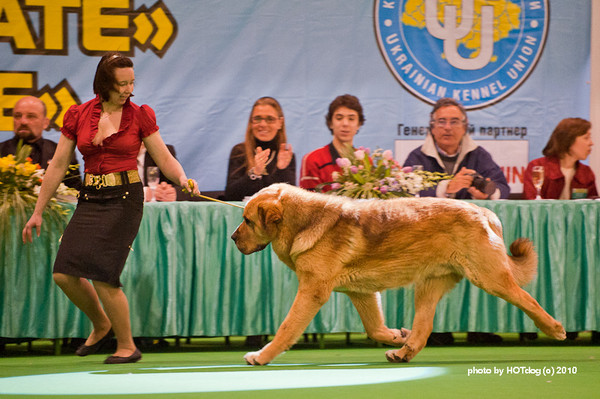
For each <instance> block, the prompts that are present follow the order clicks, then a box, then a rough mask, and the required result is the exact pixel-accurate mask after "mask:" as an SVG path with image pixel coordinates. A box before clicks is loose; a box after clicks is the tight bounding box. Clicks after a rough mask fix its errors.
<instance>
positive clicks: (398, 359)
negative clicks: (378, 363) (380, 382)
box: [385, 349, 409, 363]
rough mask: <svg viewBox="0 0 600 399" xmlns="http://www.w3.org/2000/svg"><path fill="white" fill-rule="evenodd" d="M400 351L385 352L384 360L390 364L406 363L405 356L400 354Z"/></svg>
mask: <svg viewBox="0 0 600 399" xmlns="http://www.w3.org/2000/svg"><path fill="white" fill-rule="evenodd" d="M401 351H402V349H397V350H391V351H387V352H385V358H386V359H387V360H388V362H390V363H407V362H408V360H409V359H407V358H406V356H403V355H402V354H401V353H400V352H401Z"/></svg>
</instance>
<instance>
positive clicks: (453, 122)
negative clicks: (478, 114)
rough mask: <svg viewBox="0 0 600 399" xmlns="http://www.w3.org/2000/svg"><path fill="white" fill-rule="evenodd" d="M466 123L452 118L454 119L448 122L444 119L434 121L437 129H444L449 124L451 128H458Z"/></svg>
mask: <svg viewBox="0 0 600 399" xmlns="http://www.w3.org/2000/svg"><path fill="white" fill-rule="evenodd" d="M464 122H465V120H464V119H458V118H452V119H450V120H448V119H443V118H442V119H434V120H433V125H434V126H436V127H444V126H446V125H447V124H448V123H449V124H450V127H457V126H460V125H462V124H463V123H464Z"/></svg>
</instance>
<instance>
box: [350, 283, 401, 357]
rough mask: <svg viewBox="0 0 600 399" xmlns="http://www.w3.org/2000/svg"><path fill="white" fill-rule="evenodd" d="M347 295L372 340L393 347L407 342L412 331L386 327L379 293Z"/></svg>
mask: <svg viewBox="0 0 600 399" xmlns="http://www.w3.org/2000/svg"><path fill="white" fill-rule="evenodd" d="M346 295H348V296H349V297H350V300H352V303H353V304H354V307H356V310H357V311H358V314H359V316H360V319H361V320H362V323H363V326H365V331H366V332H367V335H368V336H369V337H370V338H371V339H373V340H375V341H377V342H381V343H383V344H386V345H392V346H400V345H402V344H404V343H405V342H406V340H407V339H408V336H409V335H410V330H407V329H406V328H402V329H400V330H397V329H395V328H388V327H386V325H385V321H384V318H383V310H382V308H381V294H380V293H379V292H373V293H368V294H363V293H358V292H346Z"/></svg>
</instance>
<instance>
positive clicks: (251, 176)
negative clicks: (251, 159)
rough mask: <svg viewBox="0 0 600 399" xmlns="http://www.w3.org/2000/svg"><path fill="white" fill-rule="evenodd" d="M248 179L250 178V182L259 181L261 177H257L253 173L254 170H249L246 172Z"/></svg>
mask: <svg viewBox="0 0 600 399" xmlns="http://www.w3.org/2000/svg"><path fill="white" fill-rule="evenodd" d="M248 177H250V180H257V179H258V180H260V179H262V175H257V174H256V173H254V168H251V169H250V170H249V171H248Z"/></svg>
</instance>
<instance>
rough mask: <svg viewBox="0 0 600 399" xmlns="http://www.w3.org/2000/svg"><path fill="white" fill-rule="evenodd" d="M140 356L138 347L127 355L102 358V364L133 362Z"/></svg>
mask: <svg viewBox="0 0 600 399" xmlns="http://www.w3.org/2000/svg"><path fill="white" fill-rule="evenodd" d="M141 358H142V352H140V350H139V349H138V348H135V351H133V353H132V354H131V355H129V356H109V357H107V358H106V360H104V364H121V363H135V362H137V361H138V360H140V359H141Z"/></svg>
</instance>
